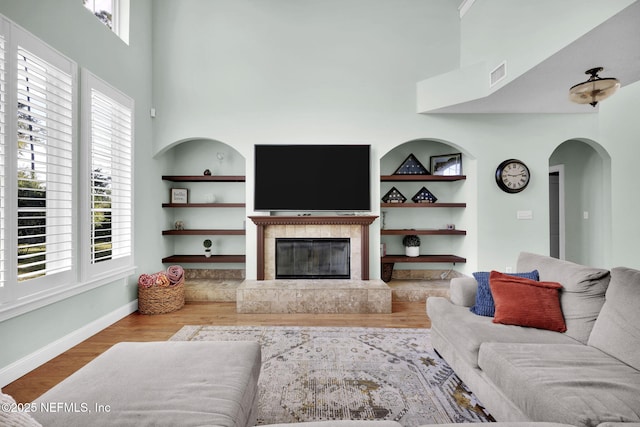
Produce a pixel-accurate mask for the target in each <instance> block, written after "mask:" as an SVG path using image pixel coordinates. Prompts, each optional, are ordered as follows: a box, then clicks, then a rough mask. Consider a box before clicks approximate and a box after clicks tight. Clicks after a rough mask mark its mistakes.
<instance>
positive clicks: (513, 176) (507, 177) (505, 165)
mask: <svg viewBox="0 0 640 427" xmlns="http://www.w3.org/2000/svg"><path fill="white" fill-rule="evenodd" d="M530 180H531V174H530V173H529V168H528V167H527V165H525V164H524V163H523V162H521V161H520V160H517V159H509V160H505V161H504V162H502V163H500V165H498V168H497V169H496V184H498V187H500V189H501V190H502V191H505V192H507V193H519V192H521V191H522V190H524V189H525V188H527V185H529V181H530Z"/></svg>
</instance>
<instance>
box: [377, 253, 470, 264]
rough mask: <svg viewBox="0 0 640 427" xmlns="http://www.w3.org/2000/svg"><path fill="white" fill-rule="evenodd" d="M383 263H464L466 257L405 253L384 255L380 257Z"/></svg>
mask: <svg viewBox="0 0 640 427" xmlns="http://www.w3.org/2000/svg"><path fill="white" fill-rule="evenodd" d="M380 260H381V261H382V263H383V264H393V263H396V262H452V263H454V264H455V263H457V262H461V263H465V262H467V259H466V258H462V257H459V256H456V255H419V256H406V255H385V256H383V257H380Z"/></svg>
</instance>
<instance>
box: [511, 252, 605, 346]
mask: <svg viewBox="0 0 640 427" xmlns="http://www.w3.org/2000/svg"><path fill="white" fill-rule="evenodd" d="M517 268H518V271H530V270H533V269H536V270H538V274H539V275H540V280H542V281H545V282H558V283H560V284H561V285H562V291H561V292H560V305H561V306H562V314H563V315H564V321H565V323H566V325H567V331H566V332H565V333H566V334H567V335H569V336H570V337H572V338H575V339H576V340H578V341H580V342H581V343H583V344H586V343H587V341H588V340H589V334H591V329H593V325H594V323H595V321H596V319H597V317H598V314H599V313H600V309H601V308H602V305H603V304H604V294H605V292H606V290H607V286H608V285H609V278H610V275H609V271H608V270H604V269H601V268H592V267H585V266H583V265H579V264H575V263H573V262H569V261H564V260H559V259H556V258H551V257H548V256H543V255H536V254H532V253H528V252H522V253H520V256H519V257H518V265H517Z"/></svg>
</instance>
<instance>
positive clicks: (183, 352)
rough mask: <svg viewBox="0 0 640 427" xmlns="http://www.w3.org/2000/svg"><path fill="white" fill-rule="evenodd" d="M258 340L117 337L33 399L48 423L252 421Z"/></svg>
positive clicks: (216, 423)
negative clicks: (118, 340)
mask: <svg viewBox="0 0 640 427" xmlns="http://www.w3.org/2000/svg"><path fill="white" fill-rule="evenodd" d="M260 359H261V355H260V346H259V344H258V343H256V342H222V341H219V342H180V341H167V342H148V343H132V342H128V343H119V344H116V345H114V346H113V347H111V348H110V349H109V350H107V351H106V352H104V353H103V354H101V355H100V356H98V357H97V358H96V359H94V360H93V361H91V362H90V363H89V364H87V365H86V366H85V367H83V368H82V369H80V370H79V371H77V372H76V373H74V374H73V375H71V376H70V377H69V378H67V379H65V380H64V381H62V382H61V383H60V384H58V385H57V386H55V387H54V388H52V389H51V390H49V391H48V392H46V393H45V394H43V395H42V396H40V397H39V398H38V399H36V400H35V401H34V403H35V404H36V405H37V408H38V410H37V411H35V412H33V413H32V415H33V417H34V418H35V419H36V420H37V421H39V422H40V423H42V425H44V426H47V427H49V426H65V427H71V426H83V427H85V426H97V425H100V426H118V427H122V426H135V427H140V426H195V425H198V426H202V425H207V426H252V425H254V424H255V421H256V419H255V417H256V413H255V407H256V403H257V398H258V393H257V390H258V387H257V384H258V377H259V375H260V365H261V360H260Z"/></svg>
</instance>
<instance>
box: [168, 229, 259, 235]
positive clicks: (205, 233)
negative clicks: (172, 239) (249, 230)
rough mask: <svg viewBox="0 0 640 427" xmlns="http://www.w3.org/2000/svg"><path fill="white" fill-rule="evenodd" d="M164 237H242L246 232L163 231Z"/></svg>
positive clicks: (216, 230) (214, 230) (221, 230)
mask: <svg viewBox="0 0 640 427" xmlns="http://www.w3.org/2000/svg"><path fill="white" fill-rule="evenodd" d="M162 234H163V235H164V236H209V235H211V236H243V235H245V234H246V230H244V229H243V230H223V229H208V228H207V229H204V228H203V229H191V230H163V231H162Z"/></svg>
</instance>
